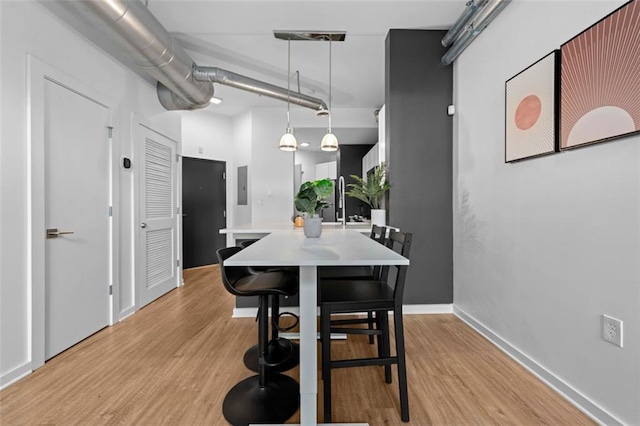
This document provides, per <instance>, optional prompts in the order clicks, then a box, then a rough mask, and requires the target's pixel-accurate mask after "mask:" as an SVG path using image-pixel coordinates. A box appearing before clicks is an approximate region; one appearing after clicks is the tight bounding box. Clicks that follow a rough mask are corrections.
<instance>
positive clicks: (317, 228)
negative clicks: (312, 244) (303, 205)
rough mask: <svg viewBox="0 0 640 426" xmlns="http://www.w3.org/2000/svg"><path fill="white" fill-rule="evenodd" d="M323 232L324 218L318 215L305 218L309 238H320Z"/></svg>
mask: <svg viewBox="0 0 640 426" xmlns="http://www.w3.org/2000/svg"><path fill="white" fill-rule="evenodd" d="M320 234H322V218H321V217H320V216H318V215H315V216H314V217H306V218H305V219H304V235H305V236H306V237H307V238H318V237H319V236H320Z"/></svg>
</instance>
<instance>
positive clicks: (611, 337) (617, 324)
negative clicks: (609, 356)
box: [602, 315, 622, 347]
mask: <svg viewBox="0 0 640 426" xmlns="http://www.w3.org/2000/svg"><path fill="white" fill-rule="evenodd" d="M602 338H603V339H604V340H606V341H607V342H611V343H613V344H614V345H616V346H620V347H622V321H621V320H619V319H616V318H613V317H610V316H608V315H602Z"/></svg>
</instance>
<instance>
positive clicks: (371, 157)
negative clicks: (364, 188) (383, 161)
mask: <svg viewBox="0 0 640 426" xmlns="http://www.w3.org/2000/svg"><path fill="white" fill-rule="evenodd" d="M378 145H379V143H377V144H375V145H374V146H373V148H371V149H370V150H369V152H367V153H366V155H365V156H364V157H362V176H367V172H368V171H369V170H371V169H373V168H374V167H375V166H377V165H378V164H380V161H378V158H379V157H378Z"/></svg>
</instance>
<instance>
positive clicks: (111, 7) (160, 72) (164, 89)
mask: <svg viewBox="0 0 640 426" xmlns="http://www.w3.org/2000/svg"><path fill="white" fill-rule="evenodd" d="M60 4H62V5H63V6H64V7H65V9H66V10H68V11H69V12H71V13H72V14H73V15H74V16H76V17H78V18H80V19H82V20H84V21H88V22H89V23H90V24H91V25H92V26H93V27H96V28H98V29H100V30H101V31H102V32H103V33H105V34H106V35H107V36H109V38H110V39H111V40H112V41H114V42H115V44H116V45H117V49H119V50H121V51H124V52H126V54H127V56H128V58H129V59H130V60H131V61H132V62H133V63H134V64H135V65H136V66H138V67H139V68H140V69H141V70H143V71H145V72H146V73H148V74H149V75H150V76H152V77H153V78H154V79H156V80H157V82H158V84H157V92H158V99H159V101H160V103H161V104H162V106H163V107H164V108H166V109H168V110H190V109H198V108H205V107H207V106H208V105H209V101H210V100H211V98H212V97H213V85H212V84H211V83H212V82H216V83H220V84H226V85H228V86H232V87H236V88H238V89H242V90H247V91H250V92H253V93H258V94H262V95H264V96H269V97H273V98H276V99H280V100H286V94H287V89H284V88H280V87H277V86H274V85H271V84H268V83H264V82H261V81H259V80H255V79H252V78H249V77H244V76H242V75H239V74H235V73H231V72H229V71H224V70H219V69H217V68H201V67H198V66H197V65H196V64H195V62H194V61H193V59H191V57H190V56H189V54H188V53H187V52H185V51H184V49H182V47H180V45H179V44H178V43H177V42H176V41H175V39H174V38H173V37H171V35H170V34H169V32H168V31H167V30H166V29H165V28H164V27H163V26H162V24H161V23H160V22H159V21H158V20H157V19H156V18H155V16H153V14H152V13H151V12H149V10H148V9H147V7H146V6H145V5H144V4H143V3H142V2H141V1H139V0H83V1H69V0H66V1H62V2H60ZM120 54H121V52H117V53H114V56H116V57H118V56H119V55H120ZM207 70H217V71H216V72H215V73H213V74H215V75H217V76H218V77H215V78H210V77H211V76H210V75H208V74H209V72H208V71H207ZM196 73H197V74H198V76H199V77H200V78H196V77H195V74H196ZM205 74H207V75H206V76H205ZM216 80H217V81H216ZM291 102H292V103H295V104H298V105H300V106H304V107H306V108H311V109H314V110H316V111H321V110H325V109H326V105H325V104H324V102H323V101H322V100H320V99H316V98H312V97H310V96H306V95H302V94H301V93H296V92H292V93H291Z"/></svg>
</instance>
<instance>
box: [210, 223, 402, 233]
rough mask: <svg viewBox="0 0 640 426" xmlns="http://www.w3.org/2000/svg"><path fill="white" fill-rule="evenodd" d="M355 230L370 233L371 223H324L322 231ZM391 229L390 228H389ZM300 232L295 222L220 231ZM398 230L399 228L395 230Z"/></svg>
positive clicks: (236, 227) (251, 225)
mask: <svg viewBox="0 0 640 426" xmlns="http://www.w3.org/2000/svg"><path fill="white" fill-rule="evenodd" d="M343 228H345V229H353V230H355V231H359V232H370V231H371V222H347V223H346V225H345V226H343V225H342V224H341V223H340V222H322V229H323V230H328V229H343ZM387 228H389V227H387ZM291 229H295V230H300V231H302V228H296V227H294V226H293V222H274V223H245V224H242V225H235V226H232V227H230V228H224V229H221V230H220V233H221V234H256V233H258V234H260V233H263V234H270V233H272V232H275V231H286V230H291ZM394 229H397V228H394Z"/></svg>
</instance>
